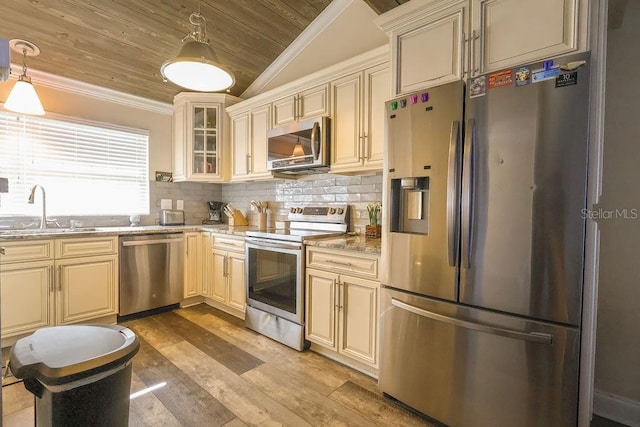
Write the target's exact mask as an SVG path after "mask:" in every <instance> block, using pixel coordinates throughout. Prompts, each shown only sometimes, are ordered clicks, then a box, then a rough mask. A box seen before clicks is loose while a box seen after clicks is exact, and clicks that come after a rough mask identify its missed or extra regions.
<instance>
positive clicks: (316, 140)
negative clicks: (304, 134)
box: [311, 122, 320, 160]
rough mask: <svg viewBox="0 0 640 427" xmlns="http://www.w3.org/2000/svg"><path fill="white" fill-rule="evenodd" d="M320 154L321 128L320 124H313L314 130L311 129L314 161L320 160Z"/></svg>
mask: <svg viewBox="0 0 640 427" xmlns="http://www.w3.org/2000/svg"><path fill="white" fill-rule="evenodd" d="M319 153H320V126H319V125H318V122H315V123H314V124H313V128H312V129H311V154H312V155H313V159H314V160H318V155H319Z"/></svg>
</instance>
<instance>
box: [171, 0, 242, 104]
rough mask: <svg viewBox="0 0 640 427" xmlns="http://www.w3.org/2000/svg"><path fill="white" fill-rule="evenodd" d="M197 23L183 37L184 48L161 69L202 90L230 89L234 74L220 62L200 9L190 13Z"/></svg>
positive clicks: (177, 80) (176, 81)
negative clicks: (210, 40)
mask: <svg viewBox="0 0 640 427" xmlns="http://www.w3.org/2000/svg"><path fill="white" fill-rule="evenodd" d="M189 22H190V23H191V25H192V26H193V28H192V30H191V32H189V33H188V34H187V35H186V36H184V37H183V38H182V42H183V43H184V44H183V45H182V48H181V49H180V52H178V56H176V57H175V58H174V59H171V60H169V61H167V62H165V63H164V64H162V67H161V68H160V72H161V73H162V76H163V77H164V78H165V79H167V80H169V81H171V82H172V83H174V84H176V85H178V86H182V87H183V88H185V89H189V90H196V91H200V92H215V91H219V90H224V89H228V88H230V87H231V86H233V84H234V83H235V78H234V77H233V74H232V73H231V72H230V71H229V70H227V69H226V68H225V67H224V66H222V65H220V64H219V63H218V57H217V56H216V54H215V52H214V51H213V49H212V48H211V46H209V40H208V39H207V38H206V26H207V21H206V19H205V18H204V16H202V15H201V14H200V6H198V12H194V13H192V14H191V16H189Z"/></svg>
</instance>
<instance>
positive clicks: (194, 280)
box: [184, 233, 202, 298]
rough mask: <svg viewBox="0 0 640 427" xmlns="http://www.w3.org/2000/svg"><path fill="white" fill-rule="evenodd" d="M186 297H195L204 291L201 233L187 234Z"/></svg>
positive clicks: (185, 258)
mask: <svg viewBox="0 0 640 427" xmlns="http://www.w3.org/2000/svg"><path fill="white" fill-rule="evenodd" d="M184 240H185V257H184V262H185V268H184V297H185V298H188V297H194V296H197V295H199V294H200V290H201V289H202V252H201V238H200V233H185V234H184Z"/></svg>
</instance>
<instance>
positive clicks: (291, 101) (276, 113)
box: [271, 95, 298, 127]
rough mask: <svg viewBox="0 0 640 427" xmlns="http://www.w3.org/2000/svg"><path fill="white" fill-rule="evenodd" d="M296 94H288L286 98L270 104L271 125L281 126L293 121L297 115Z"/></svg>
mask: <svg viewBox="0 0 640 427" xmlns="http://www.w3.org/2000/svg"><path fill="white" fill-rule="evenodd" d="M297 105H298V95H290V96H287V97H286V98H282V99H279V100H277V101H274V102H273V103H272V104H271V106H272V108H273V126H274V127H275V126H283V125H287V124H289V123H295V121H296V120H297V118H298V116H297V114H298V108H297Z"/></svg>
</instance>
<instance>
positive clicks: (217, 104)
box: [173, 92, 238, 182]
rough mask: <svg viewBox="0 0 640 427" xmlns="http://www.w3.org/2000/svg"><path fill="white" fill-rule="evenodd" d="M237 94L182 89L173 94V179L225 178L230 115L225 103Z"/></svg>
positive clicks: (231, 101) (236, 99)
mask: <svg viewBox="0 0 640 427" xmlns="http://www.w3.org/2000/svg"><path fill="white" fill-rule="evenodd" d="M237 101H238V98H235V97H232V96H229V95H222V94H210V93H191V92H182V93H179V94H178V95H176V96H175V98H174V104H173V105H174V115H173V131H174V135H173V152H174V158H173V161H174V164H173V180H174V181H196V182H222V181H225V180H227V179H228V176H229V170H228V169H229V167H228V158H229V155H228V154H226V150H228V149H229V148H228V145H229V143H228V141H229V136H228V134H229V130H228V129H229V118H228V116H227V113H226V111H225V107H227V106H230V105H232V104H234V103H236V102H237Z"/></svg>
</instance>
